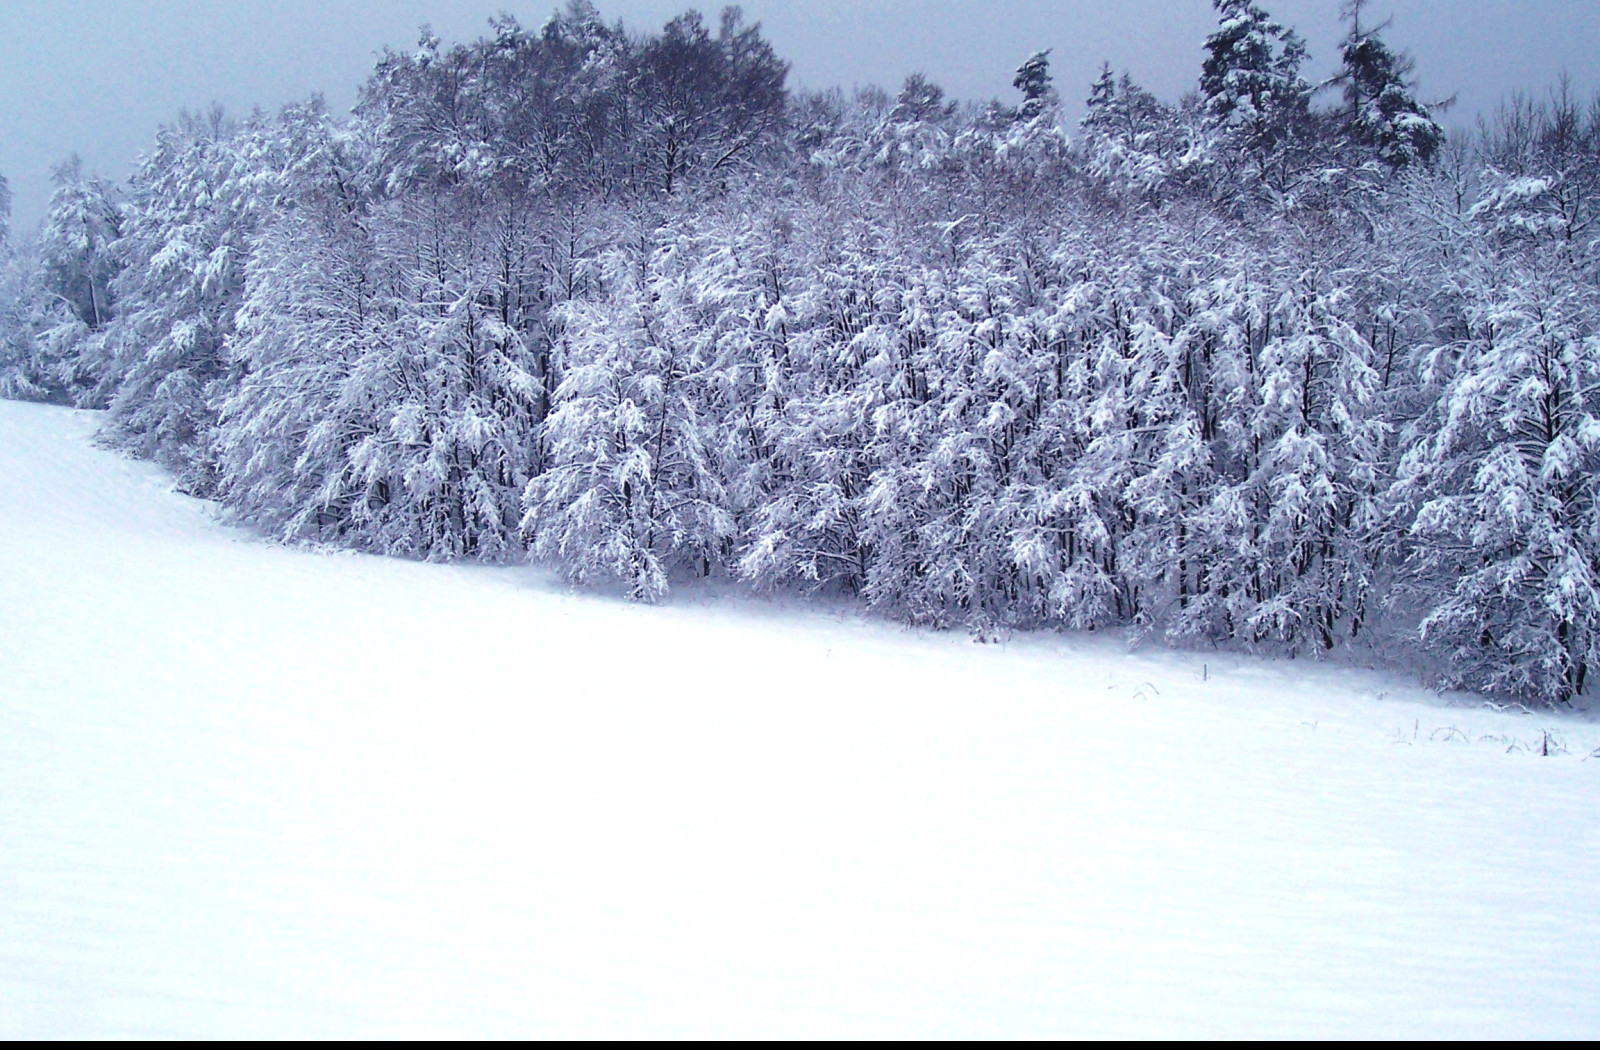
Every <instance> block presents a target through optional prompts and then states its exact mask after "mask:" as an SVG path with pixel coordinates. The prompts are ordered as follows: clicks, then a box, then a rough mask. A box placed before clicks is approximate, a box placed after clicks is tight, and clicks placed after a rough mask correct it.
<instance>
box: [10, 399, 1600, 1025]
mask: <svg viewBox="0 0 1600 1050" xmlns="http://www.w3.org/2000/svg"><path fill="white" fill-rule="evenodd" d="M94 425H95V420H94V419H93V418H92V417H90V416H86V415H83V414H74V413H69V412H65V411H61V410H52V409H45V408H39V407H34V406H25V405H18V404H12V403H5V402H0V1036H7V1037H17V1036H92V1035H125V1036H128V1035H131V1036H150V1035H163V1034H180V1035H190V1036H204V1035H235V1036H242V1035H249V1036H268V1035H291V1036H293V1035H300V1036H310V1035H444V1034H461V1035H471V1034H522V1035H544V1036H555V1035H574V1034H581V1035H590V1036H624V1035H671V1036H678V1035H682V1036H688V1035H725V1036H733V1035H751V1034H756V1035H795V1036H798V1035H834V1036H842V1035H879V1036H889V1035H896V1036H911V1035H943V1036H954V1035H970V1036H1000V1035H1016V1036H1020V1035H1033V1036H1047V1035H1104V1034H1112V1035H1170V1034H1184V1035H1220V1034H1230V1035H1267V1036H1306V1035H1379V1034H1385V1035H1412V1036H1421V1035H1447V1036H1554V1035H1564V1036H1578V1037H1585V1036H1586V1037H1589V1038H1594V1037H1596V1036H1600V758H1594V759H1591V760H1588V761H1585V760H1584V756H1585V755H1586V754H1588V753H1589V752H1591V751H1594V750H1595V749H1596V748H1600V725H1597V724H1596V722H1595V721H1593V720H1591V719H1585V718H1581V717H1571V716H1568V717H1562V716H1556V715H1550V714H1542V713H1541V714H1537V715H1526V714H1520V713H1512V712H1496V711H1492V710H1487V709H1485V708H1483V707H1482V706H1481V704H1472V703H1469V702H1465V701H1461V702H1458V703H1457V705H1456V706H1448V705H1446V704H1445V703H1444V702H1443V701H1441V700H1439V699H1438V698H1436V697H1433V696H1432V695H1431V694H1428V693H1426V692H1424V691H1422V690H1420V689H1418V688H1416V687H1415V686H1413V685H1410V684H1409V683H1406V682H1405V681H1403V680H1401V679H1396V678H1392V677H1385V676H1380V675H1375V674H1369V673H1365V672H1356V671H1350V670H1340V669H1335V668H1328V667H1314V666H1309V665H1306V664H1303V663H1302V664H1289V663H1268V662H1261V661H1253V660H1247V659H1239V658H1229V657H1223V658H1218V657H1215V656H1212V657H1209V658H1205V657H1202V656H1199V655H1178V654H1171V653H1166V652H1159V651H1146V652H1140V653H1137V654H1133V655H1129V654H1128V653H1127V652H1126V651H1125V650H1124V649H1123V648H1122V647H1120V646H1119V645H1118V644H1116V643H1115V641H1114V640H1111V639H1032V640H1027V641H1023V642H1017V643H1013V644H1011V645H1009V646H1006V647H980V646H974V645H973V644H971V643H970V642H969V641H968V640H966V638H964V637H962V636H937V635H922V634H917V633H913V632H907V631H903V630H900V629H897V628H894V627H892V626H888V625H883V624H875V623H866V622H861V621H859V620H856V619H854V618H840V617H834V616H829V615H827V614H825V613H820V612H816V611H806V610H803V609H793V608H789V609H780V608H777V607H775V606H770V605H762V604H759V603H754V602H748V601H743V600H739V599H735V598H720V599H719V598H718V597H716V596H715V595H702V596H699V597H692V598H689V599H683V600H680V601H679V602H678V603H677V604H675V605H672V606H669V607H667V608H657V609H650V608H637V607H630V606H627V605H624V604H621V603H618V602H615V601H612V600H609V599H605V598H599V597H592V596H584V595H579V594H573V593H569V592H568V591H566V590H565V589H564V588H563V587H561V586H559V585H558V584H556V583H554V582H552V581H551V580H550V579H549V578H548V577H546V576H544V575H541V574H538V573H535V572H533V571H531V570H487V569H473V568H441V567H433V566H425V565H416V564H408V563H403V562H396V561H385V560H380V559H374V558H365V557H356V556H349V555H323V554H314V553H308V552H304V551H296V550H290V549H285V548H282V547H277V546H273V545H271V544H267V543H264V542H261V541H259V540H257V539H254V538H252V537H251V536H249V535H248V534H246V533H243V532H241V531H239V530H234V529H229V528H226V527H223V526H220V525H217V524H215V523H213V522H212V520H211V517H210V515H209V512H208V510H207V509H206V508H205V507H204V506H203V505H201V504H199V503H196V502H194V501H190V500H186V499H184V498H182V497H179V496H175V495H172V494H171V493H170V492H169V491H168V490H167V486H166V483H165V482H164V481H163V479H162V478H161V476H160V475H159V474H158V473H157V472H155V471H153V470H152V469H151V468H148V467H146V466H142V465H139V464H135V463H130V462H127V461H125V460H122V459H119V458H118V457H116V456H115V455H113V454H110V453H106V452H101V451H98V450H96V449H94V448H93V447H92V446H91V443H90V434H91V432H92V430H93V428H94ZM1546 731H1549V732H1550V733H1552V734H1553V736H1552V737H1551V746H1552V749H1553V750H1554V751H1556V752H1558V753H1557V754H1555V755H1553V756H1552V757H1544V756H1543V755H1541V754H1537V753H1535V752H1541V751H1543V750H1544V749H1545V740H1546V736H1545V734H1546ZM1529 745H1531V747H1532V749H1533V750H1532V751H1530V750H1529ZM1560 752H1565V753H1560Z"/></svg>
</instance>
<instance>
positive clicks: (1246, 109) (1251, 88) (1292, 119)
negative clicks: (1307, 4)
mask: <svg viewBox="0 0 1600 1050" xmlns="http://www.w3.org/2000/svg"><path fill="white" fill-rule="evenodd" d="M1212 3H1213V5H1214V6H1215V7H1216V10H1217V15H1218V25H1217V28H1216V30H1215V31H1213V32H1212V33H1211V35H1210V36H1208V37H1207V38H1206V44H1205V50H1206V59H1205V63H1204V65H1203V66H1202V69H1201V74H1200V92H1201V95H1202V96H1203V98H1204V100H1205V107H1206V113H1207V114H1208V116H1209V117H1210V118H1211V119H1212V120H1213V121H1215V122H1216V123H1217V124H1218V125H1220V126H1221V127H1223V128H1226V129H1228V130H1229V131H1230V132H1231V133H1232V134H1233V135H1234V136H1235V137H1236V139H1237V142H1238V145H1239V146H1240V148H1242V149H1244V150H1246V151H1249V152H1252V153H1255V154H1257V155H1258V159H1259V160H1260V163H1262V165H1263V166H1264V164H1265V159H1264V158H1265V156H1266V155H1267V154H1268V153H1269V152H1270V151H1271V150H1272V149H1273V148H1274V147H1277V146H1280V145H1281V144H1282V143H1283V141H1284V139H1285V138H1286V137H1288V136H1289V135H1290V134H1291V133H1292V132H1293V131H1294V130H1295V127H1296V125H1297V124H1299V123H1300V122H1302V121H1303V120H1304V117H1305V114H1306V112H1307V110H1308V107H1309V105H1310V100H1311V87H1310V85H1309V84H1307V83H1306V81H1305V79H1304V78H1303V77H1302V76H1301V75H1300V67H1301V65H1302V64H1303V63H1304V61H1305V57H1306V48H1305V43H1304V41H1302V40H1301V39H1300V36H1299V34H1297V33H1296V32H1295V31H1294V30H1292V29H1288V28H1286V27H1284V26H1283V25H1280V24H1279V23H1277V22H1274V21H1273V20H1272V19H1271V18H1270V17H1269V16H1268V15H1267V13H1266V12H1265V11H1264V10H1262V9H1261V7H1259V6H1258V5H1257V4H1256V3H1255V2H1254V0H1212Z"/></svg>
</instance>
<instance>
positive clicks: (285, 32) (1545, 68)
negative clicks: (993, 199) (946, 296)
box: [0, 0, 1600, 225]
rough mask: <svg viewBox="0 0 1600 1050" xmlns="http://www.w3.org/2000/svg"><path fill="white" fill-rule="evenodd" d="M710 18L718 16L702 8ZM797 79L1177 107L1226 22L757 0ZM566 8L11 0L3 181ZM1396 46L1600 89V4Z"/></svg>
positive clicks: (1320, 11) (1190, 3)
mask: <svg viewBox="0 0 1600 1050" xmlns="http://www.w3.org/2000/svg"><path fill="white" fill-rule="evenodd" d="M1264 5H1265V6H1266V7H1267V9H1268V10H1270V11H1271V12H1272V13H1273V14H1274V15H1275V16H1276V17H1278V18H1279V19H1280V20H1281V21H1285V22H1288V23H1290V24H1291V25H1294V26H1295V27H1296V28H1298V29H1299V30H1300V32H1301V33H1302V34H1303V35H1304V36H1305V37H1306V38H1307V39H1308V40H1309V42H1310V44H1311V52H1312V58H1313V61H1314V65H1315V70H1316V72H1318V73H1319V74H1320V73H1322V72H1324V71H1326V70H1327V69H1328V68H1329V67H1330V65H1331V63H1332V61H1333V58H1334V43H1335V41H1336V40H1337V38H1338V36H1339V27H1338V11H1339V6H1340V0H1264ZM688 6H693V5H692V4H691V3H688V2H685V0H602V2H601V3H600V9H601V11H602V13H603V14H604V15H605V17H606V18H607V20H608V21H610V20H615V19H618V18H620V19H622V20H623V21H624V22H626V23H627V24H628V25H629V26H630V27H632V28H643V27H647V26H648V27H657V26H659V25H660V24H661V23H662V22H664V21H665V20H666V19H667V18H669V17H671V16H672V15H673V14H675V13H677V12H678V11H680V10H682V9H683V8H685V7H688ZM701 6H702V7H703V8H705V9H707V10H708V13H709V11H710V10H712V9H716V8H720V6H721V4H720V3H708V4H703V5H701ZM743 6H744V9H745V12H746V14H747V15H748V16H749V17H750V18H752V19H755V20H759V21H760V22H761V23H762V24H763V25H764V26H765V27H766V31H767V33H768V35H769V37H770V39H771V40H772V41H773V42H774V44H775V45H776V46H777V49H778V51H779V53H780V54H782V55H783V56H784V57H785V58H787V59H788V60H789V61H790V62H792V63H793V66H794V73H793V77H792V80H791V83H792V84H794V85H797V86H807V87H825V86H831V85H835V84H837V85H843V86H847V87H848V86H850V85H853V84H866V83H881V84H885V85H889V86H894V85H897V84H898V83H899V82H900V80H901V79H902V78H904V77H905V75H906V74H907V73H910V72H915V71H922V72H926V73H928V74H930V75H931V76H933V77H934V79H936V80H938V81H939V82H940V83H942V84H943V85H944V86H945V88H946V89H947V90H948V91H949V92H950V93H951V94H952V95H955V96H959V97H963V98H972V97H978V98H991V97H997V96H999V97H1009V96H1010V95H1011V93H1012V92H1011V76H1012V72H1013V71H1014V70H1015V68H1016V66H1017V65H1018V64H1019V63H1020V61H1021V60H1022V59H1024V58H1026V57H1027V55H1028V54H1030V53H1031V52H1033V51H1035V50H1038V49H1040V48H1045V47H1049V48H1053V49H1054V55H1053V62H1054V64H1055V69H1056V76H1057V83H1058V85H1059V86H1060V87H1061V89H1062V92H1063V94H1064V95H1065V96H1066V97H1067V98H1068V100H1069V101H1073V102H1074V104H1076V100H1078V99H1081V98H1082V97H1083V96H1084V95H1085V94H1086V93H1087V87H1088V84H1089V82H1090V81H1091V80H1092V79H1093V77H1094V75H1095V72H1096V70H1097V69H1098V67H1099V64H1100V63H1101V62H1102V61H1110V62H1111V63H1112V64H1113V65H1115V66H1117V67H1118V68H1119V69H1128V70H1130V71H1132V73H1133V74H1134V76H1135V77H1136V78H1137V79H1138V80H1139V81H1140V82H1141V83H1143V84H1144V85H1145V86H1147V87H1149V88H1150V89H1151V90H1153V91H1155V92H1156V93H1157V94H1159V95H1161V96H1163V97H1166V98H1176V97H1177V96H1178V95H1179V94H1181V93H1182V92H1183V91H1184V90H1186V89H1187V88H1189V87H1190V86H1191V85H1192V84H1193V83H1194V81H1195V79H1196V78H1197V76H1198V73H1199V67H1200V57H1201V56H1200V45H1201V41H1202V40H1203V38H1204V36H1205V34H1206V33H1207V32H1208V31H1209V29H1210V27H1211V25H1212V24H1213V22H1214V16H1213V13H1212V11H1211V5H1210V3H1209V0H983V2H979V0H865V2H861V0H746V2H745V3H744V5H743ZM554 7H555V2H554V0H536V2H528V0H186V2H181V3H172V2H171V0H0V172H3V173H4V174H5V175H6V176H7V177H9V178H10V180H11V184H12V188H13V190H14V191H15V193H16V197H17V203H16V211H17V220H18V224H19V225H31V224H32V223H33V222H35V221H37V219H38V218H39V217H40V216H41V215H42V214H43V211H44V207H45V204H46V201H47V199H48V196H49V192H50V183H49V170H50V167H51V165H53V164H54V163H55V162H56V161H58V160H60V159H62V158H63V157H65V156H67V155H69V154H71V153H73V152H77V153H79V154H81V155H82V156H83V158H84V160H85V161H86V163H87V165H88V166H89V167H90V168H92V169H95V170H98V171H100V172H101V173H103V174H106V175H110V176H114V177H117V178H121V177H123V176H125V175H126V174H127V172H128V170H129V169H130V167H131V165H132V164H133V162H134V160H135V159H136V158H137V156H138V154H139V152H140V151H141V150H142V149H144V148H145V147H146V146H147V145H148V144H149V143H150V142H151V140H152V138H153V136H154V133H155V130H156V128H157V126H158V125H160V124H161V123H163V122H166V121H169V120H170V119H171V118H172V117H173V115H174V114H176V113H177V112H178V111H179V110H180V109H183V108H189V109H199V108H202V107H204V106H206V105H209V104H210V103H211V102H213V101H218V102H221V103H223V104H224V105H225V106H227V107H228V108H229V109H230V110H235V111H247V110H249V109H250V108H251V107H252V106H255V105H258V104H259V105H262V106H264V107H268V108H276V107H277V106H279V105H281V104H283V103H285V102H289V101H293V100H296V99H300V98H303V97H305V96H307V95H309V94H311V93H313V92H318V91H320V92H322V93H324V94H325V95H326V96H327V98H328V100H329V101H330V102H331V103H332V104H333V105H334V106H336V107H339V108H341V109H342V108H347V107H348V106H349V105H350V104H351V103H352V102H353V101H354V99H355V93H356V88H357V86H358V85H359V84H360V82H361V81H362V79H363V78H364V77H365V76H366V74H367V72H368V71H369V70H370V68H371V65H372V60H373V58H374V56H375V55H376V53H377V52H378V51H379V50H380V49H382V48H383V47H384V46H385V45H393V46H397V47H405V46H409V45H410V44H411V43H412V42H413V41H414V40H415V39H416V29H417V26H418V25H420V24H421V23H423V22H428V23H431V24H432V25H433V27H434V29H435V31H436V32H438V33H439V34H440V35H441V36H443V37H444V38H445V39H447V40H460V39H465V38H470V37H473V36H476V35H478V34H479V33H480V31H482V29H483V28H484V26H485V24H486V22H487V19H488V17H489V16H490V15H491V14H493V13H495V12H496V11H498V10H507V11H510V12H511V13H512V14H514V15H516V16H517V17H518V18H520V19H521V20H522V21H523V22H524V23H525V24H528V25H533V26H537V25H538V24H539V23H540V22H542V21H543V19H544V17H545V16H546V15H548V14H549V12H550V11H551V10H553V8H554ZM1374 8H1375V10H1376V13H1379V14H1393V15H1394V16H1395V24H1394V28H1393V29H1392V31H1391V39H1392V40H1393V41H1394V42H1395V43H1397V44H1400V45H1402V46H1404V47H1406V48H1409V49H1410V50H1411V51H1412V52H1413V53H1414V55H1415V56H1416V58H1417V70H1418V74H1419V76H1420V77H1421V79H1422V84H1423V89H1424V94H1425V95H1428V96H1430V97H1441V98H1442V97H1445V96H1449V95H1458V96H1459V98H1460V104H1459V105H1458V107H1457V108H1456V110H1455V111H1454V112H1453V113H1452V114H1451V116H1450V117H1448V118H1447V122H1451V123H1460V122H1463V121H1466V122H1470V120H1471V119H1472V118H1473V116H1474V115H1475V114H1476V113H1477V112H1478V111H1479V110H1482V109H1486V108H1492V107H1493V106H1494V105H1495V104H1496V103H1497V102H1498V101H1499V100H1500V99H1501V98H1502V97H1503V96H1504V95H1506V94H1507V93H1508V92H1511V91H1513V90H1516V89H1519V88H1522V89H1529V90H1536V91H1542V90H1544V89H1546V88H1547V87H1548V86H1549V85H1550V84H1551V83H1553V82H1554V80H1555V78H1556V77H1557V76H1558V75H1559V74H1560V72H1561V71H1562V70H1566V71H1567V72H1569V73H1570V74H1571V75H1572V76H1573V78H1574V80H1575V81H1576V82H1577V84H1578V85H1579V87H1580V88H1581V89H1582V90H1584V91H1585V92H1586V93H1587V92H1590V91H1593V90H1595V89H1596V88H1597V87H1600V2H1597V0H1375V2H1374Z"/></svg>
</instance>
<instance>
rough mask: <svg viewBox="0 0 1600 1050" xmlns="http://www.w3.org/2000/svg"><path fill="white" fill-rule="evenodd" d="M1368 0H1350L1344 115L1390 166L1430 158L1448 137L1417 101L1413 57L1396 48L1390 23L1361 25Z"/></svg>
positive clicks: (1344, 46) (1341, 78) (1344, 53)
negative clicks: (1388, 35) (1387, 34)
mask: <svg viewBox="0 0 1600 1050" xmlns="http://www.w3.org/2000/svg"><path fill="white" fill-rule="evenodd" d="M1367 3H1368V0H1349V2H1348V3H1347V4H1346V5H1345V18H1346V20H1347V21H1348V23H1349V27H1350V28H1349V32H1348V33H1347V34H1346V36H1345V39H1344V41H1343V43H1342V44H1341V45H1340V47H1339V55H1340V59H1341V61H1342V63H1343V68H1342V70H1341V72H1340V75H1339V77H1338V80H1339V81H1340V82H1341V83H1342V84H1343V85H1344V99H1345V120H1346V122H1347V125H1348V127H1349V128H1350V130H1351V132H1352V134H1353V135H1354V136H1355V137H1356V139H1357V140H1358V141H1360V142H1362V143H1364V144H1365V145H1367V146H1369V147H1371V148H1372V149H1373V150H1374V151H1375V152H1376V153H1377V155H1378V157H1379V158H1380V159H1382V160H1383V162H1384V163H1385V164H1387V165H1389V166H1390V167H1391V168H1403V167H1405V166H1406V165H1408V164H1411V163H1414V162H1415V163H1422V164H1427V163H1429V162H1430V161H1432V160H1433V158H1434V155H1435V154H1437V153H1438V151H1439V147H1440V146H1441V145H1443V143H1444V137H1445V136H1444V129H1443V128H1441V127H1440V126H1439V124H1438V122H1437V121H1435V120H1434V119H1433V117H1432V116H1431V115H1430V114H1429V113H1428V108H1427V107H1426V106H1425V105H1423V104H1422V103H1421V102H1419V101H1417V98H1416V95H1415V93H1414V89H1413V87H1412V85H1411V83H1410V82H1409V80H1408V78H1409V76H1410V74H1411V70H1412V68H1413V62H1412V60H1411V58H1410V57H1409V56H1407V55H1404V54H1398V53H1396V52H1395V51H1393V50H1392V49H1390V47H1389V46H1388V44H1386V43H1385V42H1384V40H1383V37H1382V36H1381V35H1380V34H1381V33H1382V32H1383V30H1384V29H1385V28H1387V25H1388V23H1384V24H1383V25H1378V26H1363V25H1362V24H1361V16H1362V14H1363V13H1364V11H1365V9H1366V6H1367Z"/></svg>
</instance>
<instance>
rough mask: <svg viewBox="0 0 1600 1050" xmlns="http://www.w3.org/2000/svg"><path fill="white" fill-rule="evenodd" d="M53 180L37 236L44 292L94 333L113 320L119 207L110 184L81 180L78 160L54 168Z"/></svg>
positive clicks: (118, 268)
mask: <svg viewBox="0 0 1600 1050" xmlns="http://www.w3.org/2000/svg"><path fill="white" fill-rule="evenodd" d="M52 178H53V180H54V182H55V186H56V189H55V193H54V194H52V195H51V198H50V210H49V213H48V214H47V215H46V217H45V222H44V227H43V229H42V230H41V231H40V234H39V250H40V260H41V263H42V265H43V267H44V271H45V285H46V289H47V291H48V292H49V293H50V294H53V295H57V296H60V297H61V298H62V299H63V300H64V301H65V302H66V303H67V305H68V306H70V307H71V309H72V312H73V313H74V314H76V315H77V317H78V319H79V320H80V321H82V322H83V324H84V325H85V326H87V327H88V328H89V329H90V330H98V329H100V328H102V327H104V326H105V325H107V324H109V323H110V322H111V319H112V318H113V317H115V316H116V305H115V301H114V298H113V296H112V292H111V282H112V280H113V279H114V278H115V277H116V275H117V274H118V273H119V272H120V271H121V269H122V265H121V262H120V261H119V260H118V259H117V257H116V254H115V252H114V251H113V250H112V246H113V245H114V244H115V243H116V241H117V240H118V239H119V238H120V237H121V236H122V227H123V218H124V217H123V212H122V207H121V205H120V203H119V202H118V200H117V196H116V192H115V191H114V190H113V189H112V187H111V185H110V184H109V183H107V182H106V181H105V180H103V179H100V178H98V177H96V176H93V175H86V174H85V173H84V170H83V160H82V159H81V158H79V157H77V156H73V157H70V158H68V159H67V160H66V161H64V162H63V163H61V164H59V165H57V167H56V169H55V171H54V173H53V174H52Z"/></svg>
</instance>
